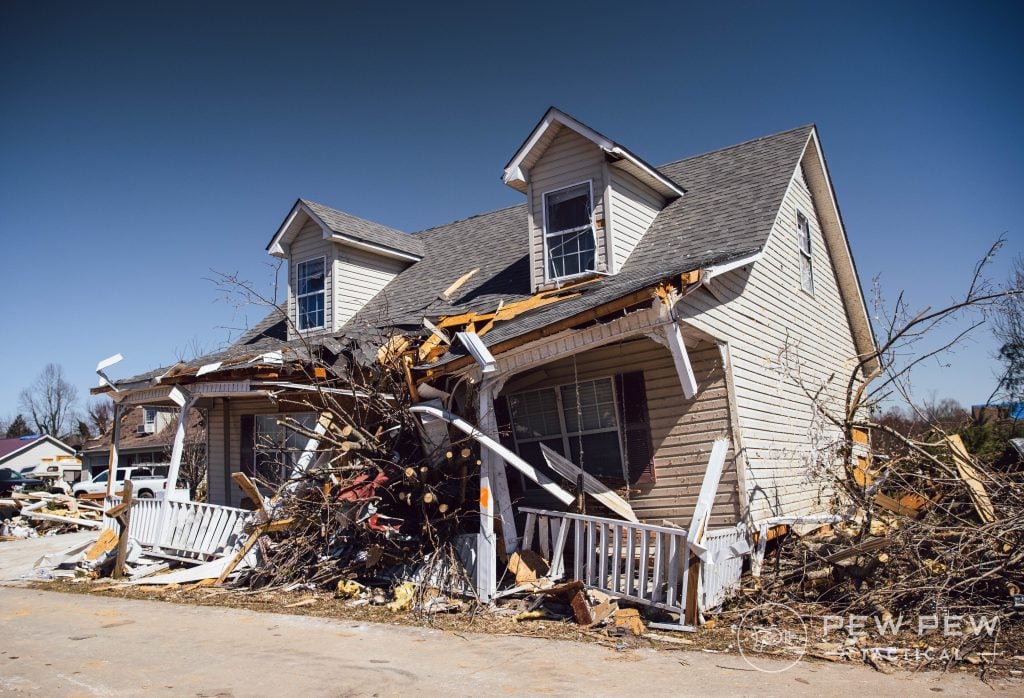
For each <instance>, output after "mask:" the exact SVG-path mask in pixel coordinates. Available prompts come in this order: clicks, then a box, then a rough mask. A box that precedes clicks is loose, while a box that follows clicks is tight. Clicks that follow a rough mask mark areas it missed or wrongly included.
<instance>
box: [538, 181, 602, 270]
mask: <svg viewBox="0 0 1024 698" xmlns="http://www.w3.org/2000/svg"><path fill="white" fill-rule="evenodd" d="M584 184H586V185H587V191H588V192H589V194H588V196H589V197H590V222H589V223H588V225H589V226H590V235H591V237H593V238H594V268H593V269H591V270H589V271H581V272H580V273H578V274H566V275H565V276H551V267H550V265H549V264H548V262H549V261H550V259H549V254H548V253H549V251H550V247H549V245H548V238H549V237H553V236H555V235H565V234H566V233H572V232H576V231H578V230H582V229H583V227H582V226H581V227H579V228H572V229H570V230H559V231H558V232H556V233H551V232H549V231H548V196H550V195H551V194H557V193H558V192H560V191H565V190H566V189H572V188H574V187H579V186H582V185H584ZM594 208H595V207H594V180H592V179H585V180H582V181H579V182H574V183H573V184H569V185H567V186H564V187H558V188H557V189H549V190H548V191H546V192H544V193H543V194H541V214H542V216H543V220H544V226H543V228H542V229H541V247H542V248H543V250H544V281H564V280H566V279H575V278H578V277H581V276H589V275H590V274H594V273H596V271H597V267H598V265H599V262H600V260H599V259H598V258H597V257H598V251H599V248H598V245H597V231H595V230H594Z"/></svg>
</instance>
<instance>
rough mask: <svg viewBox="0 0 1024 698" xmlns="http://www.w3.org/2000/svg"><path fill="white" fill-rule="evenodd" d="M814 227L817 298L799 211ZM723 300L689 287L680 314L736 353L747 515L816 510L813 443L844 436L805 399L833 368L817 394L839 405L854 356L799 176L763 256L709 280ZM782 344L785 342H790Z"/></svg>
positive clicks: (819, 496) (819, 489)
mask: <svg viewBox="0 0 1024 698" xmlns="http://www.w3.org/2000/svg"><path fill="white" fill-rule="evenodd" d="M798 210H799V211H800V212H801V213H803V214H804V215H805V216H806V217H807V219H808V221H809V224H810V230H811V240H812V255H813V274H814V295H813V296H811V295H809V294H807V293H805V292H804V291H803V290H802V289H801V284H800V256H799V255H800V253H799V248H798V242H799V235H798V231H797V211H798ZM712 283H713V284H714V285H715V288H716V291H717V292H718V293H719V295H720V296H722V297H723V298H724V299H725V301H726V302H724V303H722V302H720V301H719V300H717V299H715V298H713V297H712V296H711V294H709V293H708V292H706V291H703V290H702V291H699V292H697V293H694V294H691V295H690V296H688V297H686V298H685V299H683V300H682V301H681V303H680V304H679V306H678V308H677V311H678V312H679V314H680V316H681V317H682V318H683V319H684V320H685V321H686V322H688V323H691V324H693V325H694V326H695V327H697V328H698V329H702V330H705V331H707V332H708V333H710V334H712V335H714V336H717V337H720V338H723V339H726V340H728V342H729V346H730V351H731V354H732V364H733V365H732V373H733V382H734V387H735V392H736V403H737V404H736V411H737V417H738V419H739V427H740V430H741V434H742V439H743V445H744V448H745V450H746V456H747V460H748V463H749V468H750V470H749V481H748V484H747V486H748V488H750V490H751V492H752V493H753V495H752V501H751V502H750V505H751V515H752V517H753V518H754V519H755V520H757V519H763V518H766V517H768V516H773V515H792V514H802V513H807V512H812V511H818V510H821V507H822V505H823V504H824V502H825V501H826V497H827V495H828V490H827V488H826V487H825V485H824V482H823V480H822V479H821V478H817V477H815V472H814V468H812V464H813V463H814V462H815V452H814V449H813V447H812V446H811V443H812V441H814V440H817V441H818V442H819V443H821V444H828V443H834V442H835V439H837V438H838V437H839V436H840V435H839V433H838V431H837V430H836V429H834V428H832V429H829V428H825V427H824V426H823V425H821V423H820V421H821V420H820V419H815V412H814V409H813V405H812V403H811V399H810V398H809V397H808V396H807V393H806V392H805V391H804V389H803V388H802V387H801V385H800V383H801V382H802V384H803V386H804V387H806V388H807V389H808V390H811V391H815V390H817V389H818V388H820V387H821V386H822V385H824V384H825V383H827V382H828V381H829V378H830V376H832V375H833V374H835V375H836V376H837V377H838V380H836V379H833V381H832V383H831V384H830V385H829V387H828V388H827V389H826V390H825V391H824V392H823V393H822V398H823V400H825V401H826V402H827V403H828V404H829V405H830V409H834V410H841V409H842V405H843V399H842V386H843V385H845V377H846V376H848V375H849V372H850V370H851V369H852V367H853V365H854V361H853V357H854V356H855V355H856V349H855V347H854V343H853V338H852V335H851V331H850V326H849V321H848V320H847V316H846V311H845V308H844V306H843V304H842V301H841V299H840V295H839V290H838V288H837V284H836V277H835V273H834V270H833V268H832V264H831V262H830V257H829V254H828V251H827V249H826V247H825V242H824V239H823V237H822V233H821V226H820V224H819V220H818V215H817V213H816V212H815V208H814V206H813V204H812V201H811V195H810V193H809V191H808V190H807V186H806V184H805V183H804V181H803V178H802V177H801V176H799V175H795V176H794V177H793V179H792V181H791V182H790V186H789V189H788V191H787V193H786V196H785V198H784V200H783V203H782V206H781V208H780V210H779V213H778V218H777V220H776V222H775V225H774V228H773V230H772V234H771V237H770V239H769V241H768V243H767V245H766V247H765V250H764V255H763V257H762V258H761V259H760V260H759V261H758V262H757V263H755V264H754V265H752V266H751V267H747V268H744V269H741V270H737V271H734V272H731V273H728V274H725V275H723V276H721V277H718V278H716V279H715V280H714V281H713V282H712ZM787 348H788V349H787Z"/></svg>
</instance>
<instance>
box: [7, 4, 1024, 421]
mask: <svg viewBox="0 0 1024 698" xmlns="http://www.w3.org/2000/svg"><path fill="white" fill-rule="evenodd" d="M844 5H848V7H844V8H839V7H837V8H828V7H825V6H824V5H823V4H822V3H806V4H804V3H788V2H783V3H777V2H776V3H751V4H747V3H688V2H677V3H665V4H664V5H655V4H645V3H643V2H630V3H617V2H615V3H608V4H606V5H602V3H599V2H592V3H587V4H586V5H585V6H582V5H581V6H580V8H583V7H585V9H570V8H560V7H557V6H555V5H554V4H553V3H537V4H533V3H526V2H523V3H514V4H507V3H506V4H501V5H500V6H498V7H496V8H492V7H489V3H479V2H475V3H408V4H402V3H387V4H385V3H376V4H371V3H359V4H356V3H350V4H347V5H346V6H342V5H341V4H340V3H323V4H315V3H313V4H311V3H303V2H291V3H287V4H285V3H272V4H271V3H268V4H266V6H262V5H261V4H260V3H235V4H233V3H190V2H176V3H161V4H157V3H151V2H135V3H123V4H120V3H107V2H90V3H72V2H66V3H52V2H40V1H38V0H34V1H32V2H24V1H21V0H8V1H7V2H4V3H2V4H0V239H2V240H3V243H4V245H3V246H4V252H3V254H2V255H0V297H2V298H3V299H4V305H5V309H6V315H7V318H6V321H5V322H4V323H3V326H4V330H3V342H2V343H0V356H2V357H3V359H4V361H3V363H4V366H5V367H6V370H5V371H4V372H3V373H2V375H0V416H4V415H10V414H12V413H13V412H15V410H16V404H17V394H18V392H19V390H20V389H21V388H22V387H24V386H25V385H27V384H28V383H29V381H30V380H31V379H32V377H33V376H35V375H36V374H37V373H38V372H39V371H40V370H41V369H42V368H43V366H44V365H45V364H46V363H47V362H56V363H60V364H62V365H63V366H64V368H65V369H66V371H67V372H68V373H69V375H70V376H71V378H72V379H73V380H74V382H75V383H76V384H78V385H79V387H80V389H81V391H82V392H83V394H84V393H85V392H86V390H87V389H88V388H89V387H91V386H92V385H94V384H95V375H94V374H93V373H92V371H93V368H94V367H95V365H96V362H97V361H98V360H99V359H101V358H104V357H106V356H109V355H111V354H114V353H117V352H121V353H122V354H124V355H125V357H126V358H125V361H124V362H123V363H122V364H121V365H120V366H118V367H117V368H116V369H115V374H116V375H127V374H129V373H135V372H138V371H144V370H147V369H149V368H152V367H154V366H156V365H161V364H165V363H168V362H172V361H173V360H175V359H176V358H177V356H178V355H180V354H187V353H189V352H190V351H191V350H192V349H193V348H194V347H196V346H199V347H203V348H208V349H214V348H216V347H218V346H219V345H221V344H223V343H224V342H225V341H227V340H228V339H229V338H230V336H232V333H231V331H230V329H229V328H240V327H244V326H245V325H246V324H251V323H254V322H256V321H257V320H258V319H259V317H261V316H262V312H261V311H259V310H256V309H253V308H248V309H246V308H239V307H236V306H235V305H234V304H232V303H229V302H225V301H224V299H223V298H222V297H221V295H220V294H219V293H218V291H217V289H216V288H215V287H214V286H213V284H212V283H210V282H209V281H208V280H207V279H208V278H209V277H210V276H211V271H210V270H211V269H212V270H218V271H224V272H231V273H238V274H240V275H241V276H242V277H244V278H247V279H251V280H253V281H255V282H257V283H258V284H260V285H262V286H264V287H267V288H269V287H270V285H271V280H272V272H271V269H270V267H269V266H268V262H270V261H271V258H270V257H268V256H267V255H266V253H265V252H264V246H265V245H266V243H267V241H268V240H269V238H270V236H271V235H272V234H273V232H274V230H275V229H276V228H277V226H278V225H279V223H280V222H281V220H282V218H283V217H284V216H285V214H286V213H287V212H288V210H289V208H290V206H291V204H292V203H293V202H294V200H295V199H296V198H297V197H298V196H304V197H307V198H311V199H314V200H317V201H321V202H323V203H326V204H328V205H331V206H334V207H336V208H340V209H343V210H346V211H349V212H351V213H353V214H356V215H359V216H362V217H365V218H370V219H373V220H376V221H379V222H381V223H384V224H387V225H390V226H393V227H396V228H399V229H403V230H418V229H422V228H425V227H429V226H432V225H437V224H440V223H444V222H447V221H449V220H453V219H456V218H460V217H464V216H466V215H470V214H473V213H479V212H481V211H486V210H491V209H494V208H498V207H501V206H505V205H508V204H512V203H516V202H518V201H519V200H521V195H520V194H518V193H516V192H515V191H513V190H511V189H509V188H507V187H505V186H503V185H502V184H501V182H500V179H499V176H500V173H501V169H502V167H503V166H504V164H505V163H506V161H507V160H508V158H509V156H510V155H511V154H512V153H513V151H514V150H515V149H516V148H517V147H518V145H519V144H520V142H521V141H522V139H523V138H524V137H525V135H526V134H527V133H528V131H529V130H530V128H532V126H533V125H534V123H535V122H536V120H537V119H538V118H539V117H540V116H541V114H542V113H543V112H544V110H545V109H546V108H547V107H548V106H549V105H552V104H553V105H557V106H559V107H560V108H562V109H564V110H566V111H568V112H569V113H570V114H573V115H574V116H576V117H578V118H579V119H581V120H583V121H584V122H586V123H588V124H589V125H591V126H593V127H595V128H596V129H598V130H600V131H602V132H603V133H606V134H607V135H609V136H610V137H612V138H614V139H615V140H617V141H618V142H620V143H623V144H624V145H626V146H627V147H629V148H630V149H631V150H633V151H634V152H636V153H638V154H639V155H641V156H642V157H644V158H645V159H647V160H649V161H651V162H654V163H661V162H667V161H670V160H675V159H678V158H680V157H684V156H687V155H691V154H695V153H699V152H702V151H706V150H711V149H714V148H719V147H723V146H727V145H731V144H734V143H737V142H740V141H743V140H746V139H749V138H753V137H757V136H761V135H765V134H769V133H773V132H776V131H780V130H784V129H787V128H790V127H793V126H796V125H799V124H803V123H808V122H815V123H817V124H818V127H819V129H820V133H821V137H822V143H823V146H824V149H825V154H826V157H827V158H828V161H829V164H830V167H831V173H832V177H833V181H834V184H835V187H836V191H837V193H838V196H839V202H840V206H841V208H842V211H843V215H844V219H845V222H846V225H847V229H848V233H849V235H850V238H851V243H852V247H853V250H854V254H855V257H856V259H857V264H858V268H859V270H860V273H861V277H862V282H863V284H864V285H865V286H866V287H867V286H870V285H871V282H872V279H873V278H874V277H876V276H879V277H880V278H881V283H882V286H883V288H884V289H885V292H886V295H887V296H889V297H894V296H895V295H896V293H897V292H898V291H899V290H905V291H906V294H907V297H908V298H909V300H910V302H911V304H912V305H914V306H919V307H923V306H926V305H938V304H942V303H943V302H945V301H948V300H949V299H951V297H952V296H953V295H954V294H955V293H956V290H957V289H958V288H960V287H961V286H962V285H963V284H964V283H966V281H967V277H968V276H969V272H970V267H971V265H972V263H973V261H974V260H976V259H977V258H979V257H980V256H981V255H982V254H983V253H984V252H985V251H986V249H987V247H988V245H989V244H990V243H991V242H992V241H993V240H995V239H996V238H997V237H998V236H1000V235H1005V236H1006V237H1007V239H1008V243H1007V246H1006V248H1005V249H1004V251H1003V253H1002V255H1001V256H1000V258H999V259H998V260H997V262H996V264H995V266H994V267H993V274H994V276H995V277H997V278H1002V277H1003V276H1005V272H1006V269H1007V268H1008V266H1009V263H1010V260H1011V259H1012V257H1013V256H1014V255H1017V254H1021V253H1024V242H1022V241H1024V235H1022V234H1021V226H1022V221H1024V197H1022V196H1021V193H1022V191H1024V157H1022V156H1024V132H1022V129H1021V127H1020V126H1021V123H1022V122H1024V109H1022V107H1024V95H1022V90H1021V84H1022V83H1021V74H1022V72H1024V71H1022V68H1024V43H1022V42H1021V41H1020V38H1019V37H1020V33H1021V29H1022V21H1021V20H1022V10H1021V9H1020V8H1021V6H1020V5H1019V4H1017V3H1005V4H998V3H986V2H982V3H949V4H943V3H935V2H928V3H891V2H887V3H880V4H873V3H855V4H854V3H844ZM993 349H994V347H993V342H992V341H991V340H990V338H989V336H988V335H987V334H986V333H984V332H983V333H982V334H980V335H978V341H976V342H975V343H973V344H971V345H970V346H968V347H967V348H965V349H963V350H961V351H960V352H959V353H957V354H956V355H955V356H953V357H952V358H951V361H950V365H949V366H948V367H943V366H938V365H934V364H930V365H928V366H925V367H923V369H922V370H921V371H919V372H918V374H917V381H916V385H915V389H916V390H918V391H919V392H920V393H921V394H923V395H926V396H927V395H928V394H929V393H932V392H934V394H935V395H937V396H938V397H946V396H949V397H953V398H956V399H958V400H960V401H962V402H964V403H966V404H969V403H971V402H978V401H983V400H984V399H985V398H986V397H987V396H988V394H989V392H990V391H991V388H992V386H993V384H994V381H993V378H992V376H993V371H994V364H993V363H992V361H991V360H990V356H991V354H992V352H993Z"/></svg>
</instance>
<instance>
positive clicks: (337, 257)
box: [267, 199, 423, 339]
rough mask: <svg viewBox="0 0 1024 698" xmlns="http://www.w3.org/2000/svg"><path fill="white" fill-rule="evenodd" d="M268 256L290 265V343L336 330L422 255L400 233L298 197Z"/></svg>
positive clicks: (417, 246)
mask: <svg viewBox="0 0 1024 698" xmlns="http://www.w3.org/2000/svg"><path fill="white" fill-rule="evenodd" d="M267 252H269V253H270V254H271V255H273V256H275V257H279V258H281V259H284V260H286V261H287V263H288V320H289V321H288V339H296V338H297V337H299V336H304V335H311V334H322V333H332V332H338V331H339V330H341V328H342V327H343V326H344V325H345V323H346V322H348V321H349V319H351V318H352V316H353V315H355V314H356V312H358V311H359V309H360V308H362V307H363V306H364V305H366V304H367V303H368V302H369V301H370V299H371V298H373V297H374V296H376V295H377V294H378V293H379V292H380V291H381V290H382V289H383V288H384V287H385V286H386V285H387V284H388V282H389V281H391V280H392V279H393V278H395V277H396V276H397V275H398V274H399V272H401V271H402V270H403V269H405V268H406V267H408V266H409V265H411V264H414V263H415V262H417V261H419V260H420V258H421V257H422V256H423V241H422V240H420V239H418V238H416V237H414V236H412V235H409V234H408V233H403V232H401V231H400V230H395V229H393V228H388V227H387V226H383V225H380V224H379V223H374V222H372V221H368V220H364V219H362V218H356V217H355V216H352V215H349V214H347V213H344V212H342V211H336V210H335V209H333V208H329V207H327V206H323V205H322V204H318V203H315V202H313V201H307V200H305V199H299V200H298V201H297V202H296V203H295V206H293V207H292V210H291V212H290V213H289V214H288V216H287V217H286V218H285V220H284V223H282V224H281V227H280V228H279V229H278V231H277V233H276V234H275V235H274V238H273V239H272V240H271V241H270V244H269V245H267Z"/></svg>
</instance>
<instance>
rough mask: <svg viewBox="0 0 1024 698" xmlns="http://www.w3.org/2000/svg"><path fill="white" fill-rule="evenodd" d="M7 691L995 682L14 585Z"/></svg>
mask: <svg viewBox="0 0 1024 698" xmlns="http://www.w3.org/2000/svg"><path fill="white" fill-rule="evenodd" d="M0 555H2V552H0ZM1018 690H1019V686H1018ZM0 693H5V694H9V695H26V696H54V695H60V696H88V695H97V696H134V695H140V694H143V693H144V694H146V695H151V694H152V695H174V696H182V695H191V696H293V695H294V696H299V695H301V696H407V695H411V694H418V695H423V696H434V695H438V696H440V695H444V696H479V695H536V694H544V695H565V696H570V695H572V696H579V695H591V696H598V695H600V696H605V695H607V696H632V695H646V696H688V695H701V696H736V695H751V696H755V695H756V696H760V697H764V696H787V697H788V698H795V697H797V696H820V695H823V694H825V695H829V696H857V697H858V698H863V696H872V697H873V698H874V697H876V696H935V695H936V694H947V695H957V696H982V695H984V696H991V695H993V690H992V689H991V688H989V687H988V686H986V685H984V684H982V683H981V682H980V681H978V680H977V679H975V678H973V677H971V676H966V675H962V674H948V675H942V674H937V673H921V674H916V675H913V674H905V673H899V674H893V675H885V674H880V673H878V672H875V671H874V670H871V669H868V668H866V667H862V666H847V665H837V664H812V663H808V662H801V663H800V664H798V665H797V666H795V667H794V668H792V669H790V670H788V671H785V672H783V673H780V674H766V673H761V672H757V671H754V670H752V669H750V667H748V666H747V665H746V664H744V662H743V660H742V659H741V658H740V657H738V656H733V655H727V654H708V653H702V652H684V651H654V650H637V651H624V652H616V651H615V650H612V649H608V648H605V647H600V646H597V645H590V644H582V643H574V642H564V641H557V640H543V639H535V638H528V637H521V636H493V635H476V634H468V633H467V634H466V635H455V634H452V633H444V632H441V631H434V630H428V629H422V628H409V627H402V626H397V625H396V626H392V625H375V624H366V623H357V622H354V621H351V620H348V621H346V620H333V619H321V618H312V617H304V616H293V615H278V614H272V613H260V612H255V611H245V610H236V609H226V608H210V607H196V606H184V605H178V604H170V603H164V602H159V601H137V600H125V599H115V598H109V597H102V596H89V595H79V594H64V593H58V592H50V591H39V590H33V589H24V588H11V587H0ZM1017 694H1018V695H1019V692H1018V693H1017Z"/></svg>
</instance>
